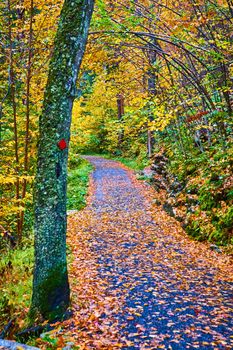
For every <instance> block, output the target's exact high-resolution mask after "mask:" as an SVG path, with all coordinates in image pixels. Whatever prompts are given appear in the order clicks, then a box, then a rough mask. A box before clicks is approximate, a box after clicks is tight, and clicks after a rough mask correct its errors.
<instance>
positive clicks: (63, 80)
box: [31, 0, 94, 320]
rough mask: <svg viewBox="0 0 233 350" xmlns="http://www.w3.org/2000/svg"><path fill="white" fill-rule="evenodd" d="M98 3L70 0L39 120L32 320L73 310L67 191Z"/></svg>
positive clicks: (67, 2) (67, 1)
mask: <svg viewBox="0 0 233 350" xmlns="http://www.w3.org/2000/svg"><path fill="white" fill-rule="evenodd" d="M93 5H94V0H65V2H64V5H63V8H62V12H61V16H60V21H59V25H58V30H57V34H56V38H55V42H54V52H53V56H52V59H51V62H50V67H49V75H48V82H47V86H46V89H45V96H44V104H43V112H42V115H41V117H40V121H39V128H40V135H39V144H38V161H37V175H36V182H35V194H34V200H35V267H34V279H33V296H32V304H31V317H32V318H35V317H37V316H38V315H40V316H42V318H44V319H49V320H52V319H56V318H60V317H61V316H62V315H63V314H64V312H65V311H66V309H67V307H68V306H69V302H70V296H69V283H68V275H67V262H66V187H67V183H66V182H67V159H68V145H69V139H70V123H71V112H72V106H73V100H74V97H75V90H76V80H77V75H78V72H79V68H80V64H81V61H82V57H83V54H84V50H85V45H86V40H87V35H88V28H89V25H90V19H91V15H92V12H93Z"/></svg>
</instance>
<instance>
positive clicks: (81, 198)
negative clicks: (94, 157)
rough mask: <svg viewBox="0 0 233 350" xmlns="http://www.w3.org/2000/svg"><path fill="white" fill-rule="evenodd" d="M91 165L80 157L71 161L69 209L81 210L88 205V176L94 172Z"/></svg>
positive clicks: (72, 156) (68, 195) (71, 158)
mask: <svg viewBox="0 0 233 350" xmlns="http://www.w3.org/2000/svg"><path fill="white" fill-rule="evenodd" d="M92 169H93V168H92V166H91V164H90V163H89V162H88V161H87V160H85V159H83V158H81V157H80V156H78V155H71V156H70V159H69V172H68V193H67V209H68V210H79V209H82V208H83V207H84V206H85V204H86V198H85V197H86V194H87V186H88V179H89V178H88V176H89V174H90V172H91V171H92Z"/></svg>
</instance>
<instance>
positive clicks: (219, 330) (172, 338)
mask: <svg viewBox="0 0 233 350" xmlns="http://www.w3.org/2000/svg"><path fill="white" fill-rule="evenodd" d="M86 158H87V159H88V160H89V161H90V162H91V163H92V164H93V165H94V166H95V170H94V172H93V175H92V181H91V183H92V184H91V195H90V197H89V204H88V208H87V211H86V213H87V214H85V215H88V218H86V219H87V220H89V222H90V223H89V224H88V225H87V224H85V225H86V226H85V230H86V231H88V232H91V238H90V240H89V243H90V246H91V251H92V253H93V254H94V256H95V257H96V263H97V266H98V274H99V277H100V278H101V279H103V280H105V281H106V282H107V287H106V293H107V294H108V295H114V296H115V298H116V299H117V300H119V305H120V306H119V307H118V308H117V311H115V314H114V317H115V320H116V324H117V328H118V332H119V334H120V339H121V341H122V342H123V344H124V346H123V348H124V349H141V350H143V349H174V350H175V349H177V350H182V349H213V350H217V349H233V317H232V316H233V309H232V306H233V288H232V287H233V283H232V270H231V266H230V265H229V261H228V260H227V258H226V257H224V256H222V255H221V254H219V253H217V252H213V251H211V250H210V249H209V248H208V245H206V244H203V243H198V242H194V241H192V240H191V239H189V238H188V237H187V236H186V235H185V234H184V233H183V232H182V229H181V228H180V226H179V223H176V222H175V221H174V220H173V219H171V218H169V217H168V216H167V215H166V214H165V213H164V212H163V211H162V210H161V208H159V207H155V205H154V204H153V190H152V189H150V188H149V187H147V186H146V185H144V184H142V183H141V182H139V181H137V180H136V179H135V177H134V175H133V174H132V172H131V171H129V170H127V169H126V168H125V167H124V166H121V165H120V164H119V163H118V162H115V161H110V160H105V159H102V158H99V157H86ZM117 302H118V301H116V303H117ZM101 320H102V322H103V324H105V325H108V324H109V326H111V322H110V321H108V316H107V315H105V314H103V315H102V316H101ZM96 348H98V347H97V346H96ZM100 348H101V347H100ZM103 348H104V347H103ZM109 348H110V347H109ZM116 348H117V347H116Z"/></svg>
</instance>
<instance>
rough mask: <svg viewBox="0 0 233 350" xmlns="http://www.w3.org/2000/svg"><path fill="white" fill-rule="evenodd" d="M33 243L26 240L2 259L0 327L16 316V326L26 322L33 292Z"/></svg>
mask: <svg viewBox="0 0 233 350" xmlns="http://www.w3.org/2000/svg"><path fill="white" fill-rule="evenodd" d="M33 251H34V249H33V245H32V239H31V242H24V247H23V248H22V247H19V248H17V249H14V250H7V251H4V252H1V253H2V257H1V259H0V276H1V280H0V288H1V293H0V314H1V320H0V329H1V330H2V329H3V327H4V326H5V325H6V324H7V322H9V320H10V319H13V318H15V319H16V320H15V323H16V325H15V328H16V329H17V328H21V327H23V326H24V324H25V320H26V314H27V311H28V309H29V306H30V301H31V293H32V269H33V261H34V257H33V255H34V254H33Z"/></svg>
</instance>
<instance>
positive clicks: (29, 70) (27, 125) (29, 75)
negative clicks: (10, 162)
mask: <svg viewBox="0 0 233 350" xmlns="http://www.w3.org/2000/svg"><path fill="white" fill-rule="evenodd" d="M33 1H34V0H31V2H30V23H29V40H28V64H27V80H26V81H27V85H26V123H25V141H24V174H25V175H27V173H28V148H29V130H30V92H31V91H30V86H31V85H30V83H31V78H32V40H33V10H34V5H33ZM26 191H27V180H26V179H24V180H23V188H22V200H23V199H24V198H25V196H26ZM21 206H22V207H23V208H24V207H25V205H24V203H23V202H22V204H21ZM23 224H24V210H22V211H21V213H20V233H21V236H22V233H23Z"/></svg>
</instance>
